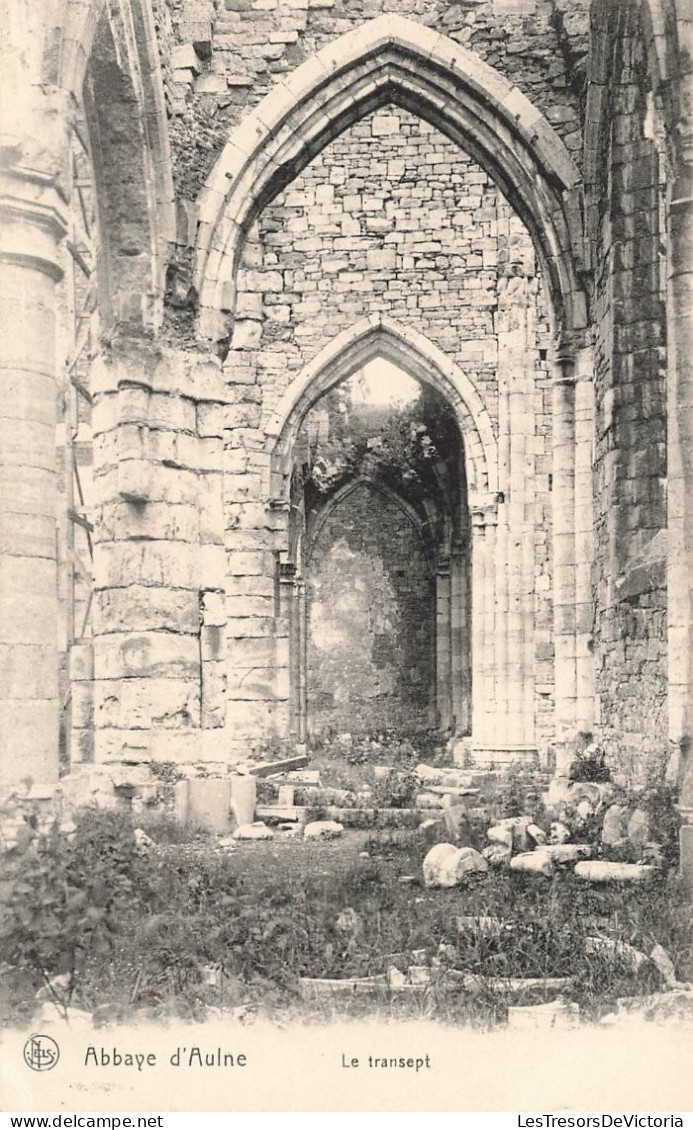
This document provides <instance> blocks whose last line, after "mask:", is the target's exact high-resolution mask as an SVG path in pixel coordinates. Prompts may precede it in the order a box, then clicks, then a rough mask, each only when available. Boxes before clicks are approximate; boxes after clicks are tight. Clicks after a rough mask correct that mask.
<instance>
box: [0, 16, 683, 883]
mask: <svg viewBox="0 0 693 1130" xmlns="http://www.w3.org/2000/svg"><path fill="white" fill-rule="evenodd" d="M2 7H3V9H4V11H3V32H2V36H3V39H2V51H3V56H4V61H3V78H2V83H3V85H2V92H1V93H2V101H1V105H0V148H1V164H0V176H1V180H2V195H1V198H0V209H1V212H2V221H1V224H0V309H1V311H2V323H3V333H2V339H1V341H0V378H1V380H2V389H3V396H2V402H1V406H0V417H1V419H0V428H1V442H0V656H1V661H0V697H1V699H2V701H1V704H0V735H1V737H0V741H1V745H2V762H1V764H2V778H3V783H4V787H5V789H7V788H9V787H11V786H13V785H16V784H17V783H18V782H20V781H21V780H23V779H25V778H27V777H30V778H31V779H32V780H33V781H34V783H35V784H38V785H39V786H41V787H44V786H47V787H48V788H50V787H53V786H54V785H55V783H56V782H57V781H58V779H59V777H62V779H63V782H64V787H65V788H67V789H68V790H70V791H71V795H74V797H75V798H77V799H79V800H82V801H84V800H89V799H94V798H98V799H100V800H101V801H102V802H104V803H108V801H109V798H112V797H114V796H115V795H116V794H117V793H118V792H119V791H120V792H121V793H122V791H123V790H125V791H128V790H129V791H130V792H131V793H132V791H133V790H134V791H137V790H139V791H140V792H144V793H146V791H147V789H151V788H152V787H153V784H154V783H155V781H156V778H157V772H158V768H159V767H161V766H162V765H168V764H171V763H173V764H174V765H175V766H176V767H177V769H178V770H179V771H181V772H184V773H185V774H188V775H189V776H195V775H207V776H223V775H224V774H228V772H229V771H230V769H231V767H232V766H233V764H234V763H236V762H238V761H239V760H242V759H245V758H247V757H248V756H249V755H250V754H251V753H252V752H253V751H256V750H263V749H265V750H268V749H273V750H279V749H282V750H287V751H292V750H295V749H296V748H297V747H298V748H299V749H301V750H303V749H308V751H309V750H310V744H311V740H313V738H314V737H315V735H319V734H320V733H324V732H327V731H329V730H330V729H334V730H336V731H345V730H346V731H349V730H352V731H363V732H365V731H367V730H368V729H378V728H385V729H387V728H393V727H394V728H396V727H398V726H401V727H409V728H416V727H417V726H418V727H436V726H437V727H439V728H440V729H441V730H442V731H443V732H444V734H445V736H446V739H447V740H448V742H449V743H450V746H451V748H452V749H453V750H454V755H455V757H456V759H458V760H459V761H460V763H462V762H464V763H467V764H472V765H473V764H483V765H498V764H504V763H508V762H511V761H513V760H516V759H519V760H526V761H532V760H534V761H538V763H539V764H540V765H543V766H547V767H550V766H554V765H555V766H556V772H558V773H559V774H560V773H561V771H562V767H564V766H565V765H566V763H567V760H568V759H569V758H570V756H571V755H572V752H573V750H574V748H575V745H576V743H579V742H581V741H582V742H584V741H586V740H588V739H587V738H586V737H585V735H593V736H594V739H595V740H596V741H598V742H599V744H600V745H601V746H602V748H603V750H604V751H605V754H606V757H607V761H608V763H609V766H610V768H611V771H612V773H613V775H614V777H615V778H617V779H619V780H622V781H624V782H630V783H632V782H640V783H642V782H643V781H644V780H652V781H655V780H662V781H664V780H666V781H668V782H669V783H670V784H676V785H677V786H678V787H679V789H680V808H681V812H682V815H683V819H684V824H685V825H687V827H686V828H685V829H684V836H689V835H690V834H691V833H690V827H692V826H693V776H692V774H691V769H690V760H689V758H690V752H689V751H690V734H691V726H692V725H693V634H692V632H693V620H692V617H691V578H692V577H693V567H692V555H693V91H692V83H693V77H692V71H693V8H692V7H691V6H690V4H689V3H688V0H42V2H41V3H35V2H34V3H31V2H29V0H4V3H3V5H2ZM393 381H394V382H395V383H396V382H398V381H399V383H400V385H401V386H402V387H404V386H406V385H407V382H408V385H409V386H412V387H413V388H414V390H415V392H414V393H413V394H410V400H409V401H408V402H407V404H404V406H403V404H402V403H400V402H398V403H397V405H395V406H394V407H393V406H392V404H389V405H388V402H387V401H386V398H385V397H384V396H383V395H381V396H380V398H379V397H378V390H380V392H381V393H382V390H383V388H384V386H385V385H386V384H387V383H388V382H390V383H391V382H393ZM368 389H370V390H371V393H372V391H373V390H375V401H374V400H373V397H372V396H371V399H370V400H369V398H368V395H367V390H368ZM364 390H366V392H364ZM412 397H413V399H412ZM684 842H688V841H684ZM691 866H693V864H692V865H691Z"/></svg>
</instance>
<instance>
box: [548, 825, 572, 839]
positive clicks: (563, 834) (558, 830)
mask: <svg viewBox="0 0 693 1130" xmlns="http://www.w3.org/2000/svg"><path fill="white" fill-rule="evenodd" d="M569 839H570V828H569V827H568V825H567V824H564V823H563V821H562V820H554V821H553V823H552V824H551V831H550V834H549V842H550V843H552V844H565V843H567V842H568V840H569Z"/></svg>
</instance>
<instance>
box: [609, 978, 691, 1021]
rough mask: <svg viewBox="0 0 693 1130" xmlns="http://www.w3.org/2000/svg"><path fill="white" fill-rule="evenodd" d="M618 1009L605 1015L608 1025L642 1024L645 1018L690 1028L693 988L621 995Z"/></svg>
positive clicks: (617, 1003)
mask: <svg viewBox="0 0 693 1130" xmlns="http://www.w3.org/2000/svg"><path fill="white" fill-rule="evenodd" d="M616 1005H617V1011H616V1012H612V1013H609V1015H608V1016H603V1017H602V1020H601V1023H602V1024H604V1025H606V1026H612V1025H620V1024H633V1023H636V1024H640V1023H641V1022H642V1021H643V1020H647V1021H655V1022H656V1023H662V1022H666V1023H667V1024H683V1025H684V1026H685V1027H686V1028H689V1027H690V1025H691V1022H692V1021H693V988H689V987H687V988H685V989H670V990H668V991H667V992H664V993H650V994H649V995H648V996H646V997H619V998H618V1000H617V1001H616Z"/></svg>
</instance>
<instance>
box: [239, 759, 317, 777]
mask: <svg viewBox="0 0 693 1130" xmlns="http://www.w3.org/2000/svg"><path fill="white" fill-rule="evenodd" d="M307 764H308V758H307V757H306V756H305V754H297V755H296V756H294V757H284V758H282V760H281V761H259V762H255V763H254V764H252V765H250V766H249V772H250V773H252V775H253V776H254V777H272V776H273V775H274V774H275V773H285V772H288V771H289V770H292V769H302V768H303V767H304V766H305V765H307Z"/></svg>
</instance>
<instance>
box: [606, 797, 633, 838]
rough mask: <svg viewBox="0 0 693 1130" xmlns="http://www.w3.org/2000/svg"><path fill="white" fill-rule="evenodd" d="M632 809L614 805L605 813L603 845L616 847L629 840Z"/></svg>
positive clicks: (623, 805) (622, 805)
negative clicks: (629, 821) (629, 822)
mask: <svg viewBox="0 0 693 1130" xmlns="http://www.w3.org/2000/svg"><path fill="white" fill-rule="evenodd" d="M629 817H630V809H629V808H628V807H627V806H626V805H625V804H612V805H610V807H609V808H607V810H606V812H605V813H604V823H603V825H602V843H603V844H607V845H608V846H609V847H616V846H617V845H618V844H622V843H625V841H626V840H627V838H628V820H629Z"/></svg>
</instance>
